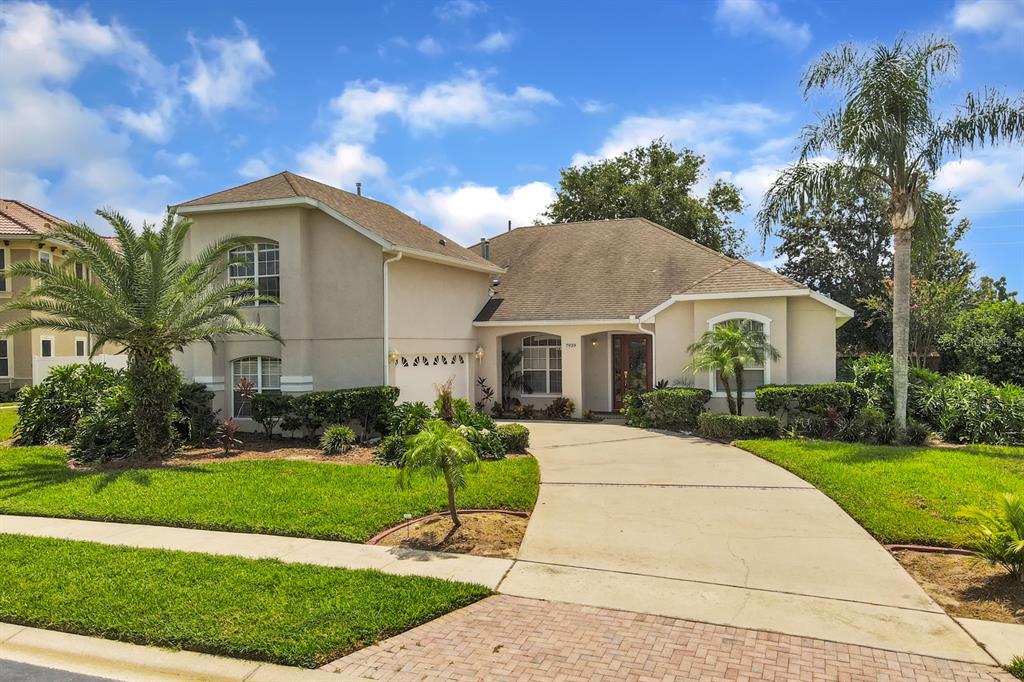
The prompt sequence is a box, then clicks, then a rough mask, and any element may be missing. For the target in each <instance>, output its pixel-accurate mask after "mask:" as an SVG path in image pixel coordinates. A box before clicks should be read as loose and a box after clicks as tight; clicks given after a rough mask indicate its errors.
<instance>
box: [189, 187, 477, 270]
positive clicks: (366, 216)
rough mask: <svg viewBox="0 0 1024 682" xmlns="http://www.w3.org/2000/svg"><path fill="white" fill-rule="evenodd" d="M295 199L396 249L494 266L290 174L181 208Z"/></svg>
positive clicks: (355, 198)
mask: <svg viewBox="0 0 1024 682" xmlns="http://www.w3.org/2000/svg"><path fill="white" fill-rule="evenodd" d="M293 197H309V198H310V199H315V200H317V201H319V202H320V203H322V204H324V205H325V206H328V207H330V208H332V209H334V210H335V211H337V212H338V213H341V214H342V215H344V216H346V217H347V218H350V219H351V220H354V221H355V222H357V223H359V224H360V225H362V226H363V227H365V228H366V229H368V230H370V231H371V232H374V233H376V234H377V235H379V236H380V237H382V238H383V239H384V240H385V241H388V242H390V243H392V244H395V245H396V246H399V247H405V248H409V249H418V250H420V251H426V252H428V253H431V254H436V255H439V256H448V257H451V258H457V259H459V260H463V261H466V262H467V263H471V264H474V265H490V263H488V262H487V261H486V260H484V259H483V258H481V257H480V256H479V255H478V254H476V253H474V252H473V251H470V250H469V249H466V248H463V247H462V246H460V245H459V244H457V243H456V242H454V241H453V240H451V239H447V238H446V237H445V236H444V235H442V234H441V233H440V232H436V231H434V230H432V229H430V228H429V227H427V226H426V225H424V224H422V223H421V222H419V221H418V220H416V219H415V218H412V217H411V216H408V215H406V214H405V213H402V212H401V211H399V210H398V209H397V208H395V207H394V206H389V205H388V204H385V203H383V202H380V201H376V200H374V199H369V198H367V197H363V196H359V195H357V194H353V193H351V192H346V191H345V190H341V189H338V188H337V187H331V186H330V185H325V184H324V183H322V182H317V181H316V180H311V179H309V178H305V177H302V176H301V175H295V174H294V173H291V172H289V171H284V172H283V173H278V174H277V175H271V176H270V177H268V178H263V179H262V180H256V181H255V182H250V183H247V184H244V185H239V186H238V187H232V188H231V189H226V190H224V191H222V192H216V193H215V194H208V195H207V196H204V197H199V198H198V199H193V200H191V201H187V202H185V203H183V204H180V205H181V206H207V205H210V204H227V203H235V202H242V201H260V200H266V199H287V198H293Z"/></svg>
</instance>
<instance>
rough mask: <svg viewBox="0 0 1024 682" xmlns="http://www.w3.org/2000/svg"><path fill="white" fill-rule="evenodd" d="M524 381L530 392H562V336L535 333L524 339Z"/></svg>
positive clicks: (552, 393) (555, 393)
mask: <svg viewBox="0 0 1024 682" xmlns="http://www.w3.org/2000/svg"><path fill="white" fill-rule="evenodd" d="M523 383H524V384H525V385H526V388H527V390H528V391H529V392H530V393H540V394H548V395H558V394H561V392H562V339H561V337H558V336H551V335H550V334H535V335H533V336H527V337H525V338H524V339H523Z"/></svg>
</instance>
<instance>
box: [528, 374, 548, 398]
mask: <svg viewBox="0 0 1024 682" xmlns="http://www.w3.org/2000/svg"><path fill="white" fill-rule="evenodd" d="M546 376H547V373H546V372H523V383H524V384H525V388H526V391H525V392H526V393H547V392H548V387H547V383H546V381H545V378H546Z"/></svg>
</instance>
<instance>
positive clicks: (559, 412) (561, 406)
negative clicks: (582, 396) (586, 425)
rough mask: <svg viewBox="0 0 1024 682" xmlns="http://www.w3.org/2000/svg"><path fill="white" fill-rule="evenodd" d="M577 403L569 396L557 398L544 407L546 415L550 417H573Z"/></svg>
mask: <svg viewBox="0 0 1024 682" xmlns="http://www.w3.org/2000/svg"><path fill="white" fill-rule="evenodd" d="M574 412H576V405H575V404H574V403H573V402H572V400H570V399H569V398H565V397H561V398H555V399H554V400H552V401H551V403H550V404H549V405H548V406H547V407H545V408H544V416H545V417H547V418H548V419H572V415H573V413H574Z"/></svg>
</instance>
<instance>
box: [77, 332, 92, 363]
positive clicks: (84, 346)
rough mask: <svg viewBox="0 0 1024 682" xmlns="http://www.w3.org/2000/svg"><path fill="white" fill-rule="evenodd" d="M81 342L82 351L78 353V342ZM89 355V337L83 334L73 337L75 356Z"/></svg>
mask: <svg viewBox="0 0 1024 682" xmlns="http://www.w3.org/2000/svg"><path fill="white" fill-rule="evenodd" d="M79 341H81V342H82V350H83V351H84V352H83V353H82V354H81V355H79V354H78V342H79ZM88 356H89V339H87V338H86V337H84V336H76V337H75V357H76V358H85V357H88Z"/></svg>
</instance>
